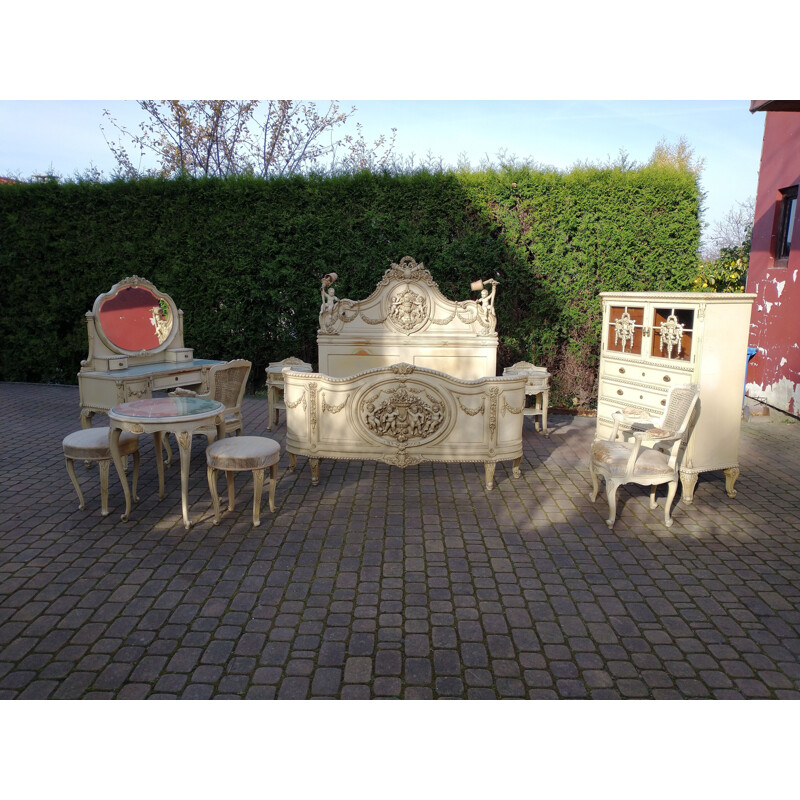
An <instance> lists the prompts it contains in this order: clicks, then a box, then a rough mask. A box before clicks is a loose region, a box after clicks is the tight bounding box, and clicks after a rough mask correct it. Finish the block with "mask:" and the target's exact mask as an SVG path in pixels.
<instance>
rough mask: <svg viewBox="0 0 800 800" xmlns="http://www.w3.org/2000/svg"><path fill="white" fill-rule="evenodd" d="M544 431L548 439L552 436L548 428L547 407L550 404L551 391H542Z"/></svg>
mask: <svg viewBox="0 0 800 800" xmlns="http://www.w3.org/2000/svg"><path fill="white" fill-rule="evenodd" d="M541 398H542V433H543V434H544V435H545V437H546V438H547V439H549V438H550V431H549V430H548V428H547V407H548V406H549V405H550V392H549V391H547V392H542V394H541Z"/></svg>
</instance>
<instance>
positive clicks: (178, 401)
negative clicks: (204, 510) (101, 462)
mask: <svg viewBox="0 0 800 800" xmlns="http://www.w3.org/2000/svg"><path fill="white" fill-rule="evenodd" d="M108 419H109V427H110V428H111V432H110V434H109V445H110V447H111V456H112V459H113V461H114V466H115V467H116V468H117V474H118V475H119V479H120V481H121V483H122V488H123V491H124V492H125V513H124V514H123V515H122V517H121V519H122V521H123V522H127V521H128V518H129V516H130V513H131V495H130V490H129V489H128V480H127V478H126V477H125V469H124V467H123V464H122V449H121V447H120V437H121V435H122V432H123V431H129V432H130V433H137V434H143V433H150V434H152V435H153V449H154V450H155V452H156V453H159V454H160V453H161V445H162V436H163V434H165V433H167V434H168V433H172V434H174V436H175V438H176V440H177V442H178V448H179V450H180V462H181V510H182V512H183V526H184V528H186V530H189V528H190V527H191V525H192V523H191V522H190V521H189V459H190V457H191V453H192V436H193V434H194V433H196V432H197V431H199V430H202V429H207V428H208V425H209V423H210V422H212V421H213V424H214V426H215V427H216V436H214V434H209V433H206V431H205V430H204V431H203V432H204V433H206V435H207V436H209V437H210V439H211V438H219V439H223V438H224V437H225V406H223V405H222V403H219V402H217V401H216V400H208V399H204V398H199V397H153V398H143V399H141V400H132V401H131V402H129V403H121V404H120V405H118V406H114V408H112V409H110V410H109V412H108ZM156 468H157V470H158V497H159V499H160V500H163V498H164V494H165V493H164V462H163V461H162V459H161V458H156Z"/></svg>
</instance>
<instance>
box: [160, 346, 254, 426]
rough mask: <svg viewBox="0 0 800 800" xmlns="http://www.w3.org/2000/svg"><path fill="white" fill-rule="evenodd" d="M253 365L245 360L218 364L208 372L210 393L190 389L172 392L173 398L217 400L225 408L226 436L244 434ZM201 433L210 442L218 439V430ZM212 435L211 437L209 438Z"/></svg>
mask: <svg viewBox="0 0 800 800" xmlns="http://www.w3.org/2000/svg"><path fill="white" fill-rule="evenodd" d="M251 367H252V364H251V363H250V362H249V361H245V360H244V359H237V360H236V361H228V362H226V363H224V364H217V365H216V366H214V367H211V369H210V370H209V371H208V392H206V393H205V394H198V393H197V392H194V391H192V390H190V389H176V390H175V391H174V392H170V395H172V396H173V397H187V396H188V397H206V398H208V399H210V400H217V401H219V402H220V403H222V404H223V405H224V406H225V435H226V436H227V435H230V434H231V433H235V434H236V435H237V436H240V435H241V433H242V401H243V400H244V392H245V389H246V388H247V378H248V377H249V375H250V369H251ZM199 433H202V434H204V435H206V436H208V438H209V441H213V440H214V439H215V438H216V428H214V426H213V425H212V426H210V427H209V428H202V429H201V430H200V431H199ZM209 434H210V436H209Z"/></svg>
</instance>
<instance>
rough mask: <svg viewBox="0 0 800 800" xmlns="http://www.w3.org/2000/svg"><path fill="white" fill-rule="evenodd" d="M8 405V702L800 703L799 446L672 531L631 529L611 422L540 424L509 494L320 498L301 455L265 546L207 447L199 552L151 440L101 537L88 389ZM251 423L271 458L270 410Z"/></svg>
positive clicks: (329, 469)
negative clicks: (84, 442) (71, 454)
mask: <svg viewBox="0 0 800 800" xmlns="http://www.w3.org/2000/svg"><path fill="white" fill-rule="evenodd" d="M0 403H1V405H2V409H3V415H2V416H3V422H4V431H3V443H2V450H0V698H3V699H10V698H54V699H55V698H120V699H122V698H198V699H200V698H279V699H280V698H286V699H293V698H342V699H345V698H409V699H411V698H421V699H424V698H470V699H472V698H474V699H483V698H486V699H489V698H797V697H800V424H791V423H790V422H786V421H779V420H777V419H774V420H773V421H771V422H767V421H751V422H749V423H742V429H741V431H742V435H741V448H740V451H741V452H740V464H741V477H740V478H739V481H738V483H737V485H736V488H737V490H738V496H737V497H736V498H735V499H730V498H729V497H728V496H727V495H726V493H725V482H724V479H723V476H722V475H721V473H706V474H703V475H701V477H700V481H699V483H698V485H697V489H696V492H695V503H694V505H692V506H686V505H685V504H683V503H682V502H681V503H680V504H677V505H676V506H675V509H674V516H675V524H674V525H673V527H672V528H671V529H667V528H665V527H664V526H663V521H662V520H663V517H662V515H663V510H662V509H659V510H656V511H651V510H650V508H649V506H648V495H647V489H646V488H641V487H629V488H623V489H621V490H620V509H619V516H618V520H617V523H616V525H615V528H614V531H613V532H612V531H609V530H608V528H607V527H606V525H605V523H604V521H603V520H604V517H605V513H606V503H605V500H604V498H603V495H602V491H601V497H600V498H598V501H597V503H596V504H595V505H592V503H591V502H590V501H589V488H590V481H589V474H588V469H587V459H588V451H589V446H590V443H591V441H592V437H593V433H594V420H592V419H581V418H574V417H565V416H561V417H558V416H556V417H551V423H552V424H551V429H552V434H551V436H550V438H549V439H547V438H545V437H543V436H542V435H541V434H539V433H537V432H536V431H535V430H534V427H533V424H532V422H531V420H526V422H525V432H524V439H525V450H524V457H523V464H522V477H521V478H519V479H513V478H512V477H511V469H510V464H500V465H498V467H497V473H496V486H495V489H493V490H492V491H491V492H487V491H486V490H485V488H484V486H483V468H482V467H481V466H480V465H472V464H465V465H431V464H427V465H422V466H419V467H410V468H408V469H406V470H401V469H398V468H396V467H387V466H385V465H383V464H376V463H371V462H363V463H362V462H332V461H323V462H322V464H321V468H320V483H319V485H318V486H311V483H310V470H309V466H308V463H307V462H306V460H305V459H302V458H301V459H298V461H299V463H298V471H297V472H296V473H290V472H289V471H288V459H287V457H286V454H285V453H282V456H281V461H280V465H279V483H278V487H277V492H276V507H277V510H276V512H275V513H274V514H271V513H270V512H269V509H268V506H267V504H266V500H265V501H264V504H263V507H262V513H261V519H262V524H261V527H259V528H254V527H253V526H252V516H251V515H252V481H251V480H250V478H249V476H246V475H244V474H240V475H239V476H238V477H237V506H236V509H235V510H234V511H233V512H227V513H225V514H224V516H223V518H222V522H221V523H220V525H218V526H214V525H213V518H212V514H211V503H210V497H209V493H208V486H207V483H206V474H205V458H204V446H205V439H204V438H203V437H197V438H195V440H194V445H193V451H192V462H191V477H190V497H189V499H190V513H191V516H192V518H193V519H197V518H199V521H198V522H197V524H196V525H195V526H194V527H192V529H191V530H190V531H188V532H186V531H185V530H184V528H183V525H182V520H181V506H180V480H179V470H178V467H177V464H176V465H174V466H172V467H171V468H169V469H168V470H167V471H166V476H167V477H166V480H167V496H166V498H165V499H164V500H161V501H159V500H158V496H157V476H156V469H155V461H154V453H153V448H152V442H151V440H150V438H149V437H147V438H145V437H143V438H142V443H141V452H142V466H141V478H140V486H139V496H140V498H141V500H140V501H139V502H138V503H135V504H134V506H133V510H132V513H131V520H130V522H128V523H122V522H120V519H119V515H120V513H121V511H122V510H123V509H124V498H123V494H122V488H121V486H120V484H119V481H118V480H117V478H116V475H115V473H114V470H113V468H112V475H111V486H110V498H109V504H110V508H111V514H110V515H109V516H108V517H105V518H103V517H102V516H101V515H100V496H99V495H100V490H99V476H98V471H97V468H96V467H95V468H94V469H92V470H87V469H86V468H85V467H84V466H83V465H78V466H77V472H78V476H79V479H80V481H81V485H82V487H83V490H84V495H85V496H86V503H87V509H86V511H79V510H78V502H77V498H76V495H75V492H74V489H73V487H72V485H71V483H70V481H69V478H68V476H67V472H66V469H65V467H64V460H63V455H62V451H61V440H62V438H63V437H64V436H65V435H66V434H68V433H70V432H71V431H73V430H77V429H78V428H79V423H78V390H77V387H65V386H49V385H29V384H13V383H3V384H0ZM244 419H245V432H246V433H248V434H250V435H268V434H267V433H266V421H267V403H266V400H265V399H262V398H258V397H248V398H246V400H245V405H244ZM102 424H106V421H105V418H104V417H102V416H98V417H96V418H95V425H102ZM284 436H285V427H284V425H283V419H282V420H281V425H280V426H279V427H278V429H277V431H275V432H274V438H276V439H277V440H278V441H280V443H281V445H282V446H283V441H284ZM265 494H266V493H265ZM663 496H664V491H663V490H662V491H661V494H660V497H661V499H662V502H663Z"/></svg>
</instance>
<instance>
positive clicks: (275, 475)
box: [269, 464, 278, 512]
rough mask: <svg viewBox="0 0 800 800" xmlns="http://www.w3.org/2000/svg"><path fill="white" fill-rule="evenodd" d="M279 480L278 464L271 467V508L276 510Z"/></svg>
mask: <svg viewBox="0 0 800 800" xmlns="http://www.w3.org/2000/svg"><path fill="white" fill-rule="evenodd" d="M277 482H278V465H277V464H273V465H272V466H271V467H270V468H269V510H270V511H272V512H274V511H275V484H276V483H277Z"/></svg>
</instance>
